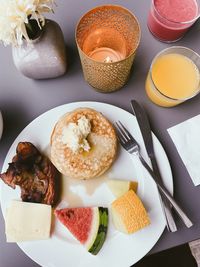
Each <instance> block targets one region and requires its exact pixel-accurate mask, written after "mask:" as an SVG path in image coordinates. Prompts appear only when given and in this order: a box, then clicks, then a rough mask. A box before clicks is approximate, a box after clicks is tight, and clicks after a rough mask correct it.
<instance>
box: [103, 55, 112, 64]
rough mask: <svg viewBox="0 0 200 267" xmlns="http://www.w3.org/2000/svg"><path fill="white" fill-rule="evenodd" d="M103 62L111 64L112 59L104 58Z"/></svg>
mask: <svg viewBox="0 0 200 267" xmlns="http://www.w3.org/2000/svg"><path fill="white" fill-rule="evenodd" d="M104 62H105V63H111V62H113V61H112V59H111V58H110V57H109V56H108V57H106V58H105V59H104Z"/></svg>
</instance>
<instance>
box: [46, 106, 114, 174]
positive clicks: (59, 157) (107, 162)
mask: <svg viewBox="0 0 200 267" xmlns="http://www.w3.org/2000/svg"><path fill="white" fill-rule="evenodd" d="M83 116H85V117H86V118H87V119H88V120H89V121H90V124H91V131H90V133H89V135H88V137H87V141H88V143H89V145H90V150H89V151H84V150H83V149H79V150H78V151H76V152H74V151H72V150H71V149H70V148H69V147H68V146H67V145H66V144H64V143H63V141H62V140H63V139H62V138H63V129H65V128H66V127H67V126H68V125H69V123H76V124H77V122H78V120H79V119H80V118H82V117H83ZM116 152H117V137H116V133H115V130H114V127H113V126H112V124H111V123H110V122H109V121H108V120H107V119H106V118H105V117H104V116H103V115H102V114H101V113H99V112H97V111H96V110H94V109H91V108H78V109H76V110H74V111H72V112H69V113H66V114H65V115H64V116H62V117H61V118H60V119H59V121H58V122H57V124H56V125H55V127H54V130H53V132H52V135H51V160H52V162H53V164H54V165H55V166H56V168H57V169H58V170H59V171H60V172H61V173H62V174H64V175H66V176H69V177H74V178H77V179H90V178H93V177H96V176H100V175H102V174H103V173H104V172H105V171H106V170H108V169H109V168H110V166H111V165H112V163H113V162H114V160H115V158H116Z"/></svg>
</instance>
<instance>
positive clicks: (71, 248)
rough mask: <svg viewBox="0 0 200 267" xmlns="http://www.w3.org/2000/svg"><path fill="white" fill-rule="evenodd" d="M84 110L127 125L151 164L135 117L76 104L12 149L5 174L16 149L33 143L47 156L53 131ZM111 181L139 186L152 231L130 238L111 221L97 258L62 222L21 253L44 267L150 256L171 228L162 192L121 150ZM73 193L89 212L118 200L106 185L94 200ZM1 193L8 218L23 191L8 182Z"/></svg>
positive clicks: (32, 127) (162, 160)
mask: <svg viewBox="0 0 200 267" xmlns="http://www.w3.org/2000/svg"><path fill="white" fill-rule="evenodd" d="M78 107H90V108H94V109H96V110H97V111H100V112H102V113H103V115H105V116H106V117H107V118H108V119H109V120H110V121H111V122H114V121H115V120H121V121H122V122H123V123H124V124H125V126H127V127H128V129H129V130H130V132H131V133H132V134H133V135H134V137H135V139H136V140H137V141H138V142H139V144H140V145H141V151H142V154H143V156H144V157H145V158H146V159H147V155H146V152H145V149H144V144H143V141H142V137H141V134H140V131H139V128H138V126H137V123H136V119H135V118H134V116H133V115H132V114H130V113H128V112H127V111H124V110H122V109H120V108H118V107H115V106H112V105H108V104H104V103H98V102H76V103H70V104H66V105H63V106H59V107H57V108H54V109H52V110H50V111H48V112H46V113H44V114H42V115H41V116H39V117H38V118H36V119H35V120H34V121H33V122H31V123H30V124H29V125H28V126H27V127H26V128H25V129H24V130H23V131H22V132H21V133H20V135H19V136H18V137H17V139H16V140H15V141H14V143H13V145H12V146H11V148H10V150H9V152H8V154H7V157H6V159H5V162H4V165H3V171H5V170H6V169H7V167H8V163H9V162H10V161H11V160H12V157H13V156H14V154H15V149H16V146H17V144H18V142H20V141H30V142H32V143H33V144H35V145H36V146H37V147H38V148H39V149H40V150H41V151H46V149H47V147H48V145H49V140H50V135H51V132H52V129H53V127H54V125H55V123H56V122H57V120H58V119H59V118H60V116H62V115H63V114H64V113H66V112H69V111H71V110H73V109H75V108H78ZM153 142H154V147H155V152H156V155H157V159H158V165H159V167H160V170H161V174H162V176H163V179H164V183H165V185H166V187H167V188H168V189H169V191H171V192H172V191H173V180H172V173H171V169H170V165H169V162H168V159H167V156H166V154H165V152H164V150H163V148H162V146H161V144H160V143H159V141H158V139H157V138H156V137H155V135H153ZM107 176H108V177H109V178H118V179H126V180H131V179H132V180H137V181H138V183H139V191H138V194H139V196H140V197H141V199H142V201H143V203H144V205H145V207H146V209H147V211H148V214H149V216H150V220H151V225H150V226H148V227H146V228H145V229H143V230H141V231H139V232H137V233H135V234H132V235H126V234H122V233H120V232H118V231H116V230H115V228H114V226H113V223H112V219H111V216H110V222H109V230H108V235H107V239H106V241H105V243H104V245H103V248H102V249H101V251H100V252H99V254H98V255H97V256H93V255H91V254H90V253H88V252H87V251H86V250H85V249H84V248H83V247H82V246H81V245H80V244H79V243H78V242H77V241H76V240H75V239H74V238H73V237H72V235H71V234H70V233H69V232H68V231H67V230H66V228H65V227H64V226H62V225H61V224H60V223H59V222H57V221H56V223H55V227H54V231H53V233H52V236H51V238H50V239H48V240H43V241H32V242H22V243H18V245H19V247H20V248H21V249H22V250H23V251H24V252H25V253H26V254H27V255H28V256H29V257H30V258H31V259H32V260H34V261H35V262H37V263H38V264H40V265H41V266H43V267H66V266H76V267H90V266H91V267H94V266H95V267H102V266H104V267H110V266H115V267H129V266H130V265H132V264H134V263H136V262H137V261H138V260H140V259H141V258H142V257H143V256H145V255H146V254H147V253H148V252H149V251H150V249H151V248H152V247H153V246H154V245H155V244H156V242H157V241H158V239H159V237H160V236H161V234H162V232H163V230H164V228H165V219H164V216H163V214H162V209H161V205H160V202H159V197H158V193H157V189H156V186H155V184H154V182H153V181H152V179H151V177H150V176H149V175H148V173H147V172H146V171H145V170H144V169H143V168H142V167H141V165H140V163H139V162H138V160H137V159H132V158H131V156H130V155H129V154H128V153H127V152H126V151H124V150H123V149H122V148H120V149H119V156H118V158H117V160H116V162H115V163H114V165H113V167H112V169H111V170H110V172H109V173H108V174H107ZM71 190H72V192H73V194H76V196H77V195H78V197H79V198H81V199H82V201H83V203H82V205H84V206H90V205H93V206H94V205H101V206H102V205H103V206H108V207H109V205H110V203H111V202H112V200H113V199H114V197H113V195H112V193H111V192H110V191H109V189H108V188H107V186H106V184H105V183H100V184H99V186H98V187H97V189H96V190H95V191H94V192H93V194H92V195H91V194H89V195H88V193H87V192H86V190H85V189H84V187H83V186H81V185H78V184H74V185H72V186H71ZM0 193H1V194H0V199H1V207H2V210H3V215H4V216H5V211H6V207H7V206H8V205H9V203H10V201H11V200H12V199H19V198H20V194H19V190H18V189H17V190H12V189H11V188H9V187H8V186H6V185H5V184H3V183H2V182H1V190H0ZM68 204H69V205H71V206H75V205H76V203H68ZM61 205H67V203H62V204H61Z"/></svg>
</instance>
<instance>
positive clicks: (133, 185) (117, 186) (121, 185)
mask: <svg viewBox="0 0 200 267" xmlns="http://www.w3.org/2000/svg"><path fill="white" fill-rule="evenodd" d="M107 185H108V187H109V189H110V190H111V192H112V193H113V195H114V196H115V197H117V198H118V197H121V196H122V195H123V194H125V193H126V192H127V191H129V190H130V189H132V190H133V191H134V192H135V193H137V188H138V183H137V182H133V181H126V180H116V179H112V180H108V181H107Z"/></svg>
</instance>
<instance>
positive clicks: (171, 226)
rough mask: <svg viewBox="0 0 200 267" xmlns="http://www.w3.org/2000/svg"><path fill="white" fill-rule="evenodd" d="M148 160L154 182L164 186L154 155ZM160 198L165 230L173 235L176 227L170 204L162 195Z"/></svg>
mask: <svg viewBox="0 0 200 267" xmlns="http://www.w3.org/2000/svg"><path fill="white" fill-rule="evenodd" d="M150 160H151V164H152V169H153V172H154V174H155V175H156V177H157V180H156V181H158V182H160V184H161V185H162V186H163V185H164V184H163V181H162V178H161V175H160V170H159V168H158V164H157V162H156V159H155V156H154V155H153V156H151V157H150ZM159 193H160V192H159ZM160 197H161V205H162V209H163V213H164V215H165V219H166V225H167V229H168V231H169V232H172V233H174V232H176V231H177V227H176V223H175V220H174V218H173V214H172V210H171V204H170V203H169V202H168V201H167V200H166V198H165V197H164V196H163V195H160Z"/></svg>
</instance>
